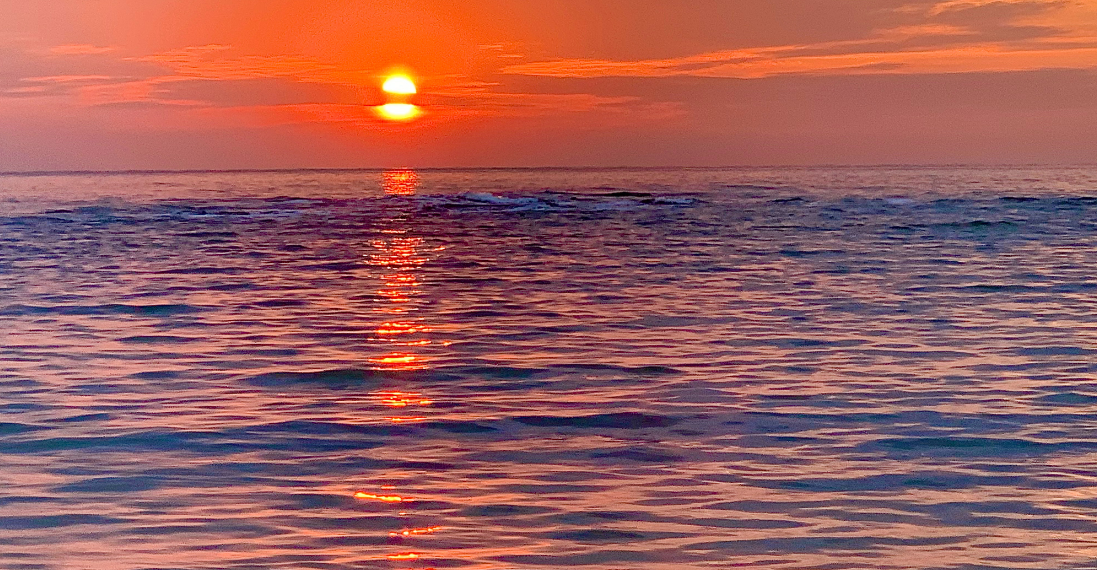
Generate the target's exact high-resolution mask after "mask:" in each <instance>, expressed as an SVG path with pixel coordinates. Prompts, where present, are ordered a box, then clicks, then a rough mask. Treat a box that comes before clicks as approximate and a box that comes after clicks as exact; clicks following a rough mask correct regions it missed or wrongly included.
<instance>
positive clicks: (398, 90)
mask: <svg viewBox="0 0 1097 570" xmlns="http://www.w3.org/2000/svg"><path fill="white" fill-rule="evenodd" d="M381 89H382V90H383V91H384V92H385V93H392V94H394V95H414V94H415V93H416V90H415V83H413V82H412V81H411V79H409V78H408V76H406V75H393V76H392V77H389V78H388V79H386V80H385V83H384V85H382V86H381Z"/></svg>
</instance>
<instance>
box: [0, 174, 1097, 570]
mask: <svg viewBox="0 0 1097 570" xmlns="http://www.w3.org/2000/svg"><path fill="white" fill-rule="evenodd" d="M1095 377H1097V169H1093V168H1090V169H1087V168H1056V169H1036V168H1011V169H1001V168H999V169H990V168H984V169H979V168H942V169H929V168H909V169H900V168H891V169H889V168H875V169H871V168H866V169H768V170H767V169H731V170H484V171H418V172H415V171H411V170H395V171H387V172H380V171H351V172H269V173H264V172H242V173H144V174H141V173H137V174H72V175H32V176H28V175H7V176H0V567H2V568H5V569H30V568H34V569H40V568H45V569H54V568H56V569H64V570H68V569H75V570H100V569H103V570H106V569H111V570H113V569H133V570H137V569H140V570H151V569H187V570H198V569H243V568H248V569H270V568H286V569H344V568H380V569H394V570H395V569H405V568H407V569H425V568H438V569H440V568H468V569H526V568H572V567H582V568H589V569H593V570H619V569H656V570H663V569H667V570H669V569H680V568H733V567H736V568H737V567H761V568H781V569H809V568H811V569H839V568H880V569H884V568H893V569H898V568H904V569H905V568H966V569H975V568H980V569H989V568H1033V569H1047V568H1092V567H1094V565H1095V564H1097V521H1095V517H1097V469H1095V468H1097V382H1095Z"/></svg>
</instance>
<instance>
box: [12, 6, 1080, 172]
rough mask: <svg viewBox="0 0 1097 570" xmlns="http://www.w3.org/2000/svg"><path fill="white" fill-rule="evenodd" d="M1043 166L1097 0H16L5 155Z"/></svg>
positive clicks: (184, 161) (1060, 142)
mask: <svg viewBox="0 0 1097 570" xmlns="http://www.w3.org/2000/svg"><path fill="white" fill-rule="evenodd" d="M395 72H402V73H406V74H408V75H409V76H410V77H412V78H413V79H414V80H415V82H416V84H417V87H418V93H417V94H415V95H414V96H413V97H412V101H411V102H413V103H415V104H416V105H418V109H419V110H420V111H421V112H420V114H419V115H418V116H416V117H415V118H414V119H413V120H410V121H390V120H386V119H385V118H383V117H382V116H380V115H378V113H377V112H376V110H375V108H374V107H375V106H377V105H380V104H382V103H385V102H386V101H387V100H388V99H386V94H384V93H383V92H382V91H381V84H382V82H383V81H384V79H385V77H387V76H388V75H390V74H392V73H395ZM1031 162H1036V163H1094V162H1097V0H690V1H688V2H684V1H676V0H552V1H547V2H532V1H524V0H463V1H460V2H456V1H442V0H402V1H400V0H370V1H368V2H367V1H350V0H50V1H49V2H36V1H28V0H0V170H7V171H13V170H53V169H94V170H103V169H129V168H134V169H145V168H167V169H181V168H290V167H359V166H362V167H374V166H377V167H387V166H496V165H498V166H540V165H637V166H649V165H751V164H774V165H779V164H875V163H1031Z"/></svg>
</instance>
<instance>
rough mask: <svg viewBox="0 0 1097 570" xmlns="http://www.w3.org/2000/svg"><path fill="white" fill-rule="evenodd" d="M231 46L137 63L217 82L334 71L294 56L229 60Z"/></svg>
mask: <svg viewBox="0 0 1097 570" xmlns="http://www.w3.org/2000/svg"><path fill="white" fill-rule="evenodd" d="M231 49H232V47H231V46H225V45H218V44H211V45H205V46H192V47H185V48H181V49H176V50H171V51H167V52H162V53H158V54H153V55H149V56H145V57H139V58H134V61H143V62H150V63H158V64H160V65H163V66H165V67H167V68H168V69H170V70H171V71H172V72H173V73H175V74H176V75H179V76H181V77H186V78H189V79H207V80H214V81H223V80H239V79H258V78H271V77H297V78H307V77H310V76H315V75H316V74H320V73H325V72H331V71H332V70H334V69H335V67H334V66H332V65H328V64H324V63H321V62H319V61H317V60H314V59H310V58H305V57H298V56H293V55H269V56H260V55H249V56H240V57H225V56H224V55H223V54H224V53H225V52H228V51H230V50H231Z"/></svg>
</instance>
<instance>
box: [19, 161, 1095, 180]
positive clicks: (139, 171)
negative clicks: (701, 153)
mask: <svg viewBox="0 0 1097 570" xmlns="http://www.w3.org/2000/svg"><path fill="white" fill-rule="evenodd" d="M1095 167H1097V163H1073V164H1072V163H1041V162H1032V163H964V162H955V163H901V162H896V163H872V164H764V165H725V166H673V165H667V166H392V167H387V166H362V167H289V168H179V169H173V168H123V169H58V170H0V176H28V177H33V176H72V175H102V176H110V175H114V176H117V175H127V174H128V175H153V174H248V173H269V174H277V173H292V172H316V173H338V172H386V171H391V170H415V171H423V172H473V171H538V170H540V171H545V170H583V171H598V170H637V171H645V170H646V171H660V170H698V171H705V170H708V171H718V170H765V169H797V170H810V169H835V168H839V169H840V168H850V169H853V168H866V169H879V168H911V169H932V168H973V169H984V168H1095Z"/></svg>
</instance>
